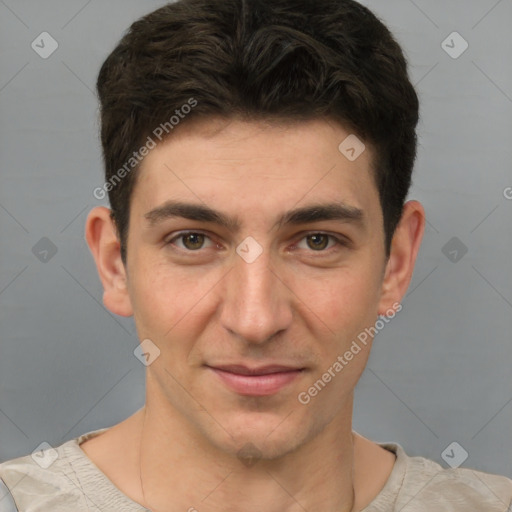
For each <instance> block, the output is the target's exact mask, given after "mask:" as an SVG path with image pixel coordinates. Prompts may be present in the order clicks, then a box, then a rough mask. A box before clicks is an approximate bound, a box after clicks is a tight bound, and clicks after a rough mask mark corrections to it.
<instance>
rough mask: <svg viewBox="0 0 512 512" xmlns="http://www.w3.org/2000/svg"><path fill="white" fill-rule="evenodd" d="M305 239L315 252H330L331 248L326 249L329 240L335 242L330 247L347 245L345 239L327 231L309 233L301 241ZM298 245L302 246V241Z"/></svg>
mask: <svg viewBox="0 0 512 512" xmlns="http://www.w3.org/2000/svg"><path fill="white" fill-rule="evenodd" d="M303 240H305V241H306V245H307V247H308V248H309V249H312V250H313V251H315V252H330V250H325V249H326V248H327V247H328V246H329V241H333V242H334V243H333V245H331V246H330V247H329V249H332V248H333V247H335V246H336V245H341V246H343V245H347V243H346V242H344V241H343V240H341V239H339V238H337V237H335V236H333V235H329V234H327V233H309V234H308V235H306V236H305V237H303V238H302V239H301V242H302V241H303ZM297 247H299V248H301V247H300V242H299V244H297ZM302 248H303V247H302Z"/></svg>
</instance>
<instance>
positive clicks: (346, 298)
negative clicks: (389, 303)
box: [294, 265, 378, 340]
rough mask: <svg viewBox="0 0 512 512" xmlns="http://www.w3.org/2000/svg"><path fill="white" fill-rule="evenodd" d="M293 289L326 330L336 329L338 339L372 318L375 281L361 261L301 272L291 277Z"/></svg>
mask: <svg viewBox="0 0 512 512" xmlns="http://www.w3.org/2000/svg"><path fill="white" fill-rule="evenodd" d="M294 289H295V290H297V296H298V297H300V299H301V301H302V302H303V305H304V308H305V310H307V309H309V310H310V315H311V312H312V313H313V314H314V317H315V318H316V320H315V321H316V323H317V324H318V323H321V324H323V325H324V330H325V332H326V333H329V332H330V331H332V332H331V334H333V333H335V334H336V335H337V336H336V339H337V340H340V337H341V339H345V338H346V337H347V336H349V335H353V334H357V331H358V330H359V329H361V327H362V328H364V327H365V326H366V325H367V324H368V322H374V321H375V319H374V317H375V316H376V314H377V308H378V293H377V292H378V285H377V280H376V279H375V274H374V273H373V272H372V270H371V268H368V267H363V266H362V265H361V266H353V267H350V268H349V267H347V268H339V269H332V271H330V272H329V273H324V274H322V275H320V274H317V275H316V276H304V275H303V276H301V277H299V278H296V279H295V280H294Z"/></svg>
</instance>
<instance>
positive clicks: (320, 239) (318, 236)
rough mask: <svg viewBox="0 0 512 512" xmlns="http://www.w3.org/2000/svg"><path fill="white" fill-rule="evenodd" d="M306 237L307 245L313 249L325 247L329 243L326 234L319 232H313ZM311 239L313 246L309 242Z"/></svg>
mask: <svg viewBox="0 0 512 512" xmlns="http://www.w3.org/2000/svg"><path fill="white" fill-rule="evenodd" d="M307 239H308V245H309V247H311V248H312V249H314V250H319V249H320V250H321V249H325V248H326V247H327V244H328V243H329V238H328V236H327V235H322V234H319V233H317V234H314V235H308V237H307ZM312 240H314V241H313V246H311V245H310V243H309V242H310V241H312ZM318 242H320V243H318ZM322 242H323V243H322Z"/></svg>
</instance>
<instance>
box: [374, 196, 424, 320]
mask: <svg viewBox="0 0 512 512" xmlns="http://www.w3.org/2000/svg"><path fill="white" fill-rule="evenodd" d="M424 230H425V210H424V209H423V206H422V205H421V203H420V202H418V201H408V202H407V203H405V205H404V208H403V212H402V217H401V219H400V222H399V224H398V226H397V228H396V231H395V234H394V236H393V241H392V244H391V252H390V256H389V260H388V262H387V265H386V271H385V276H384V279H383V282H382V293H381V299H380V303H379V309H378V314H379V315H385V314H386V311H388V310H389V309H390V308H392V306H393V304H394V303H400V302H401V300H402V298H403V296H404V295H405V293H406V291H407V288H408V287H409V283H410V281H411V278H412V274H413V271H414V265H415V263H416V257H417V255H418V251H419V248H420V245H421V240H422V238H423V232H424Z"/></svg>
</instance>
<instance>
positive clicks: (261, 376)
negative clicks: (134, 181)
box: [208, 365, 305, 396]
mask: <svg viewBox="0 0 512 512" xmlns="http://www.w3.org/2000/svg"><path fill="white" fill-rule="evenodd" d="M208 368H209V369H210V370H211V371H212V372H213V373H214V374H215V375H216V376H217V377H218V378H219V379H220V380H221V382H222V383H223V384H224V385H225V386H227V387H228V388H229V389H231V390H232V391H234V392H236V393H238V394H240V395H247V396H268V395H273V394H276V393H277V392H278V391H280V390H281V389H283V388H284V387H286V386H287V385H288V384H290V383H291V382H293V381H294V380H295V379H297V378H298V377H299V376H300V375H301V374H302V373H303V371H304V370H305V368H296V367H291V366H284V365H267V366H259V367H253V368H251V367H248V366H244V365H219V366H208Z"/></svg>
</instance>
